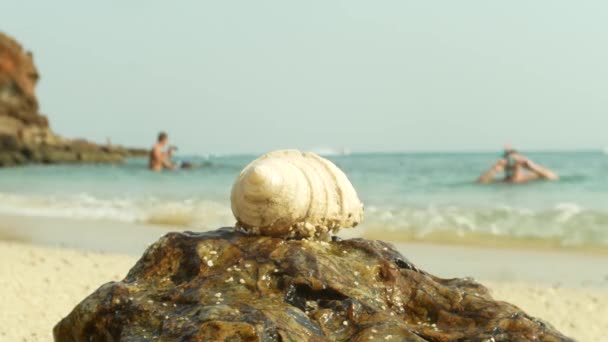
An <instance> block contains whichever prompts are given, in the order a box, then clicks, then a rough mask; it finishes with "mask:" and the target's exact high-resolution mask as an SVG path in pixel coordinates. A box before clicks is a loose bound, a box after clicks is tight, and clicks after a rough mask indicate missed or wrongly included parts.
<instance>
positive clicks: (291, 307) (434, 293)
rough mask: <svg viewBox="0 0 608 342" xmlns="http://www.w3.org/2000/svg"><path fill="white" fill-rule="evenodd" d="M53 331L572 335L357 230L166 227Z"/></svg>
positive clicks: (439, 337)
mask: <svg viewBox="0 0 608 342" xmlns="http://www.w3.org/2000/svg"><path fill="white" fill-rule="evenodd" d="M54 337H55V340H56V341H85V340H86V341H118V340H120V341H149V340H159V341H176V340H179V341H223V340H231V341H369V340H380V341H383V340H393V341H532V340H538V341H570V339H568V338H567V337H565V336H563V335H562V334H560V333H559V332H558V331H556V330H555V329H554V328H552V327H551V326H550V325H549V324H548V323H545V322H543V321H541V320H539V319H537V318H533V317H531V316H529V315H527V314H526V313H524V312H523V311H522V310H521V309H519V308H518V307H516V306H514V305H511V304H508V303H505V302H498V301H494V300H493V299H492V298H491V296H490V295H489V294H488V290H487V289H486V288H485V287H483V286H482V285H480V284H478V283H476V282H474V281H472V280H470V279H440V278H437V277H435V276H433V275H430V274H428V273H425V272H424V271H421V270H419V269H418V268H417V267H416V266H414V265H413V264H412V263H411V262H409V261H408V260H407V259H405V258H404V257H403V256H402V255H400V254H399V253H398V252H397V251H395V250H394V248H393V247H392V246H391V245H390V244H387V243H384V242H381V241H370V240H364V239H351V240H335V241H331V242H318V241H317V242H315V241H308V240H284V239H280V238H272V237H263V236H248V235H244V234H242V233H239V232H235V231H234V230H233V229H232V228H222V229H219V230H216V231H212V232H207V233H192V232H184V233H170V234H167V235H166V236H164V237H163V238H161V239H160V240H159V241H158V242H156V243H155V244H153V245H152V246H150V247H149V248H148V250H147V251H146V252H145V253H144V255H143V257H142V258H141V259H140V260H139V261H138V262H137V264H136V265H135V266H134V267H133V268H132V269H131V270H130V272H129V274H128V275H127V276H126V278H125V279H124V280H122V281H120V282H110V283H107V284H105V285H103V286H101V287H100V288H99V289H98V290H97V291H95V292H94V293H93V294H91V295H90V296H89V297H87V298H86V299H84V300H83V301H82V302H81V303H80V304H78V306H76V308H74V310H73V311H72V312H71V313H70V314H69V315H68V316H67V317H66V318H64V319H63V320H61V321H60V322H59V323H58V324H57V325H56V326H55V328H54Z"/></svg>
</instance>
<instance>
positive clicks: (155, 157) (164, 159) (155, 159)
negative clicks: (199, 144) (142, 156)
mask: <svg viewBox="0 0 608 342" xmlns="http://www.w3.org/2000/svg"><path fill="white" fill-rule="evenodd" d="M168 142H169V136H168V135H167V133H165V132H160V133H159V134H158V140H157V142H156V144H155V145H154V147H152V150H151V151H150V161H149V163H148V168H149V169H150V170H152V171H156V172H160V171H162V170H163V169H165V168H167V169H169V170H175V169H176V166H175V165H174V164H173V163H171V155H172V154H173V152H174V151H175V150H176V148H175V147H173V146H170V147H169V148H168V149H167V151H165V150H164V149H165V146H167V143H168Z"/></svg>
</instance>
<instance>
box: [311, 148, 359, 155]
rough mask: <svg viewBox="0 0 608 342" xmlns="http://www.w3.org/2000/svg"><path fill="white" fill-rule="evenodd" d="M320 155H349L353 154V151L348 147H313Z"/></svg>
mask: <svg viewBox="0 0 608 342" xmlns="http://www.w3.org/2000/svg"><path fill="white" fill-rule="evenodd" d="M313 152H315V153H316V154H318V155H321V156H348V155H350V154H351V151H350V149H349V148H348V147H341V148H317V149H313Z"/></svg>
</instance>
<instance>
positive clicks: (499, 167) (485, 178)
mask: <svg viewBox="0 0 608 342" xmlns="http://www.w3.org/2000/svg"><path fill="white" fill-rule="evenodd" d="M505 164H506V161H505V160H504V159H502V158H501V159H499V160H498V161H496V163H494V165H492V167H491V168H490V169H489V170H488V171H486V172H484V173H482V174H481V176H479V178H477V183H479V184H488V183H491V182H492V181H493V180H494V177H495V176H496V174H498V173H500V172H502V171H504V169H505Z"/></svg>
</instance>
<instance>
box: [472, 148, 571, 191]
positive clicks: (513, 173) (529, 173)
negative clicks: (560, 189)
mask: <svg viewBox="0 0 608 342" xmlns="http://www.w3.org/2000/svg"><path fill="white" fill-rule="evenodd" d="M503 171H504V174H505V176H504V178H503V179H502V181H503V182H507V183H526V182H529V181H533V180H552V181H553V180H558V179H559V176H558V175H557V174H556V173H555V172H553V171H551V170H549V169H548V168H546V167H543V166H540V165H538V164H536V163H535V162H533V161H532V160H530V159H528V158H527V157H526V156H524V155H523V154H521V153H519V152H517V151H515V150H514V149H512V148H510V147H507V148H505V152H504V154H503V156H502V158H500V159H498V160H497V161H496V163H494V165H492V167H491V168H490V169H489V170H488V171H486V172H484V173H483V174H481V176H479V178H478V179H477V183H481V184H488V183H491V182H493V181H495V179H494V177H495V176H496V175H497V174H498V173H500V172H503Z"/></svg>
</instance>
